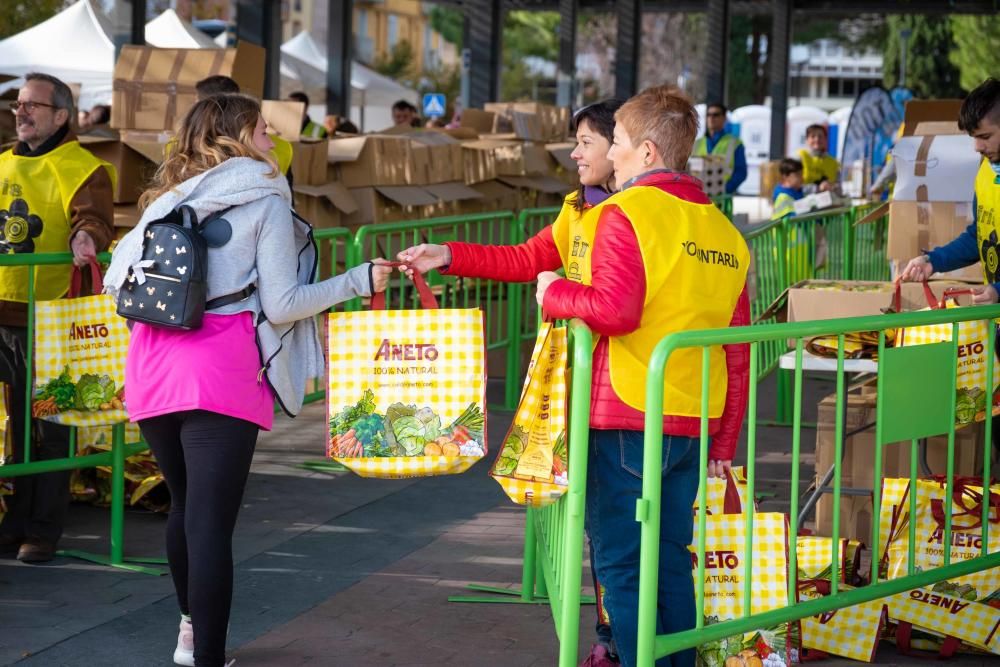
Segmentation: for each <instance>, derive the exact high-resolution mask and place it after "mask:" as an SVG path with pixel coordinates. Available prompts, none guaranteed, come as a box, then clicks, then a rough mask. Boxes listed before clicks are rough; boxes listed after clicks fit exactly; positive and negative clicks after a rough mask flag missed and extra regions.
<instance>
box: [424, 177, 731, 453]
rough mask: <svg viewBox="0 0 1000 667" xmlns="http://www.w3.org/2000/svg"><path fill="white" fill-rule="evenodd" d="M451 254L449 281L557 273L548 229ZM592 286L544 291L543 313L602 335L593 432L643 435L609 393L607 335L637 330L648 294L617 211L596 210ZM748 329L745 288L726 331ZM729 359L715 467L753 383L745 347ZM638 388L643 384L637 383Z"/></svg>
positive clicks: (671, 430)
mask: <svg viewBox="0 0 1000 667" xmlns="http://www.w3.org/2000/svg"><path fill="white" fill-rule="evenodd" d="M637 185H652V186H656V187H659V188H661V189H662V190H664V191H665V192H669V193H670V194H672V195H674V196H675V197H678V198H680V199H684V200H686V201H690V202H694V203H698V204H707V203H710V200H709V199H708V197H706V195H705V193H704V191H703V190H702V187H701V183H700V181H698V180H697V179H695V178H692V177H690V176H687V175H684V174H678V173H663V172H660V173H653V174H649V175H647V176H645V177H643V178H641V179H640V180H639V181H638V183H637ZM446 245H447V246H448V248H449V249H450V250H451V257H452V259H451V265H450V266H449V267H448V268H447V270H444V271H443V272H444V273H447V274H450V275H460V276H470V277H478V278H487V279H491V280H502V281H506V282H531V281H533V280H535V278H536V277H537V276H538V274H539V273H541V272H542V271H555V270H556V269H558V268H560V267H561V266H562V259H561V258H560V257H559V251H558V250H557V248H556V245H555V241H554V240H553V238H552V226H551V225H550V226H548V227H546V228H545V229H543V230H542V231H541V232H539V233H538V234H537V235H535V236H533V237H532V238H530V239H528V241H527V242H526V243H523V244H521V245H516V246H486V245H479V244H473V243H447V244H446ZM591 262H592V270H591V274H592V284H591V285H589V286H587V285H582V284H580V283H575V282H572V281H570V280H566V279H561V280H557V281H555V282H553V283H552V284H551V285H550V286H549V288H548V289H547V290H546V292H545V296H544V306H545V311H546V312H547V313H548V314H550V315H551V316H553V317H555V318H560V319H562V318H567V319H568V318H571V317H579V318H580V319H581V320H583V321H584V322H585V323H586V324H587V326H589V327H590V328H591V329H592V330H593V331H594V332H595V333H597V334H599V335H600V336H601V339H600V340H599V341H598V343H597V347H596V349H595V350H594V368H593V384H592V388H591V407H590V425H591V428H595V429H628V430H634V431H641V430H643V428H644V426H645V423H644V416H643V413H642V412H641V411H639V410H636V409H635V408H632V407H630V406H628V405H626V404H625V403H624V402H622V400H621V399H620V398H618V396H617V394H615V392H614V389H613V388H612V386H611V375H610V370H609V367H608V340H607V337H608V336H620V335H623V334H626V333H629V332H631V331H634V330H635V329H637V328H638V327H639V323H640V321H641V320H642V307H643V303H644V301H645V293H646V274H645V270H644V268H643V263H642V255H641V253H640V251H639V242H638V240H637V239H636V236H635V232H634V231H633V229H632V225H631V223H630V222H629V221H628V218H626V217H625V215H624V214H623V213H622V212H621V210H620V209H619V208H618V207H617V206H614V205H610V206H606V207H605V208H604V210H603V211H601V218H600V221H599V223H598V227H597V233H596V236H595V238H594V250H593V259H592V260H591ZM748 324H750V300H749V298H748V296H747V291H746V288H745V287H744V289H743V292H742V293H741V294H740V297H739V301H738V302H737V305H736V309H735V311H734V312H733V317H732V320H731V322H730V326H744V325H748ZM723 347H724V349H725V353H726V369H727V375H728V390H727V392H726V404H725V409H724V410H723V413H722V416H721V417H719V418H717V419H710V420H709V434H710V435H711V436H713V437H712V445H711V449H710V451H709V456H710V458H712V459H713V460H731V459H732V458H733V455H734V453H735V452H736V444H737V440H738V438H739V432H740V427H741V426H742V424H743V417H744V415H745V413H746V405H747V393H748V390H749V380H750V346H749V345H747V344H735V345H725V346H723ZM636 381H637V382H643V381H645V378H636ZM663 432H664V433H666V434H670V435H681V436H689V437H697V436H698V435H699V433H700V432H701V424H700V419H699V418H697V417H682V416H675V415H665V416H664V417H663Z"/></svg>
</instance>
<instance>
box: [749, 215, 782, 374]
mask: <svg viewBox="0 0 1000 667" xmlns="http://www.w3.org/2000/svg"><path fill="white" fill-rule="evenodd" d="M786 231H787V227H786V225H785V223H784V222H783V221H781V220H775V221H772V222H768V223H765V224H763V225H760V226H758V227H755V228H753V229H751V230H750V231H748V232H747V233H746V234H745V236H744V238H745V239H746V242H747V246H749V248H750V255H751V261H752V262H753V266H752V270H751V271H750V272H749V274H748V277H747V282H748V286H747V289H748V291H749V292H750V317H751V320H752V321H753V322H757V320H758V318H760V316H761V315H763V314H764V312H765V311H766V310H767V308H768V306H770V305H771V304H772V303H774V301H775V300H776V299H777V298H778V297H779V296H781V293H782V292H783V291H784V290H785V288H786V287H788V285H789V281H788V277H787V270H788V268H787V266H788V261H787V253H788V250H787V247H786V246H787V244H788V236H787V234H786ZM774 321H775V320H774V318H769V319H768V320H767V321H766V322H764V323H765V324H766V323H769V322H774ZM784 351H785V345H784V343H783V342H782V341H773V342H772V343H771V344H769V345H767V346H765V347H764V348H763V349H762V350H761V354H760V356H759V357H758V358H757V372H758V374H759V375H760V376H761V377H763V376H765V375H767V374H768V373H770V372H771V371H772V370H774V369H775V368H777V367H778V359H779V358H780V357H781V355H782V353H783V352H784Z"/></svg>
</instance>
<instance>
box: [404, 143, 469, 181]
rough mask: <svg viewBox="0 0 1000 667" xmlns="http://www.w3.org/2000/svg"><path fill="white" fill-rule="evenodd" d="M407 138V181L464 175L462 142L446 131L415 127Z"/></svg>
mask: <svg viewBox="0 0 1000 667" xmlns="http://www.w3.org/2000/svg"><path fill="white" fill-rule="evenodd" d="M407 136H408V137H409V139H410V140H411V141H410V154H411V155H410V158H411V159H410V169H409V171H408V173H407V183H408V184H409V185H428V184H434V183H449V182H452V181H459V180H462V179H464V178H465V174H464V169H463V157H462V145H461V143H460V142H459V141H458V140H457V139H453V138H452V137H450V136H448V135H447V134H442V133H440V132H430V131H416V132H413V133H410V134H409V135H407Z"/></svg>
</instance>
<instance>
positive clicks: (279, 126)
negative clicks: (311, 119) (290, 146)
mask: <svg viewBox="0 0 1000 667" xmlns="http://www.w3.org/2000/svg"><path fill="white" fill-rule="evenodd" d="M305 110H306V105H305V103H304V102H299V101H297V100H264V101H262V102H261V103H260V115H262V116H263V117H264V122H265V123H267V131H268V133H269V134H277V135H278V136H279V137H282V138H284V139H287V140H288V141H298V140H299V135H300V134H301V132H302V114H303V113H305ZM297 175H298V174H296V176H297Z"/></svg>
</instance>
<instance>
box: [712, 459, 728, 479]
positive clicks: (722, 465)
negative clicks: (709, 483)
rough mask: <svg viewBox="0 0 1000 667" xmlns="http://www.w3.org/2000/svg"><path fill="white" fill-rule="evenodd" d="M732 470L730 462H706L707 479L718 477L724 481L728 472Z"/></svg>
mask: <svg viewBox="0 0 1000 667" xmlns="http://www.w3.org/2000/svg"><path fill="white" fill-rule="evenodd" d="M732 469H733V462H732V461H709V462H708V478H709V479H711V478H713V477H720V478H722V479H725V478H726V476H727V475H728V474H729V472H730V471H731V470H732Z"/></svg>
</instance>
